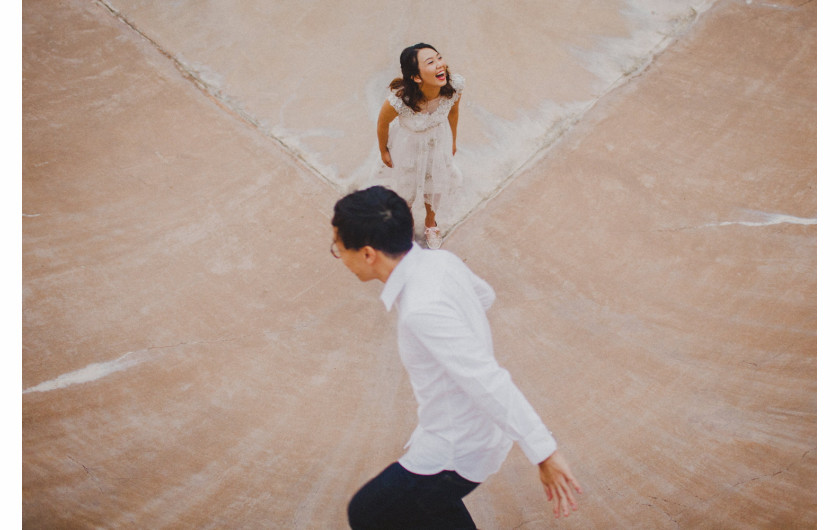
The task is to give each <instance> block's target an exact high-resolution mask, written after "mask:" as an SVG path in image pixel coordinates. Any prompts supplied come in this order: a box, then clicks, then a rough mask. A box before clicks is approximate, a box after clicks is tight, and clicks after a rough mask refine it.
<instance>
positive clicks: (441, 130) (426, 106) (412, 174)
mask: <svg viewBox="0 0 840 530" xmlns="http://www.w3.org/2000/svg"><path fill="white" fill-rule="evenodd" d="M400 69H401V70H402V77H398V78H396V79H394V80H393V81H391V85H390V93H389V94H388V97H387V99H386V100H385V103H384V104H383V105H382V109H381V110H380V111H379V119H378V121H377V125H376V134H377V137H378V139H379V152H380V154H381V156H382V162H384V163H385V165H386V166H388V167H389V168H392V169H393V174H392V175H390V179H389V181H390V184H391V188H393V190H394V191H396V192H397V193H398V194H399V195H401V196H402V197H403V198H404V199H405V200H406V201H407V202H408V204H409V206H411V205H413V204H414V200H415V198H416V197H417V196H418V195H422V197H423V202H424V204H425V206H426V220H425V225H426V231H425V235H426V244H427V246H428V247H429V248H433V249H436V248H440V245H441V242H442V239H441V233H440V229H439V228H438V225H437V221H436V219H435V215H436V213H437V212H439V211H440V210H441V208H442V209H443V210H444V215H447V214H449V213H450V211H449V209H450V205H451V203H452V201H453V199H454V198H455V193H456V191H457V188H458V187H459V186H460V184H461V172H460V171H459V170H458V168H457V167H456V166H455V163H454V159H453V155H454V154H455V150H456V147H455V140H456V136H457V130H458V103H459V102H460V98H461V92H462V91H463V90H464V78H463V77H461V76H460V75H457V74H450V73H449V69H448V68H447V66H446V61H444V60H443V57H441V55H440V54H439V53H438V51H437V50H436V49H435V48H434V47H433V46H431V45H429V44H425V43H419V44H415V45H414V46H409V47H408V48H406V49H404V50H403V51H402V53H401V54H400ZM397 117H399V120H398V121H397V126H396V127H393V128H392V127H391V122H392V121H394V119H395V118H397Z"/></svg>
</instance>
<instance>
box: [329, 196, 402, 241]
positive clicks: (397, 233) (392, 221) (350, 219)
mask: <svg viewBox="0 0 840 530" xmlns="http://www.w3.org/2000/svg"><path fill="white" fill-rule="evenodd" d="M332 225H333V226H334V227H336V230H337V232H338V237H339V239H341V243H342V244H343V245H344V248H347V249H350V250H358V249H360V248H362V247H364V246H367V245H370V246H371V247H373V248H375V249H376V250H381V251H382V252H384V253H386V254H388V255H390V256H391V257H397V256H401V255H403V254H405V253H406V252H408V251H409V250H411V244H412V241H413V239H414V217H413V216H412V214H411V209H410V208H409V206H408V203H406V202H405V199H403V198H402V197H400V196H399V195H397V194H396V193H394V192H393V191H391V190H389V189H388V188H385V187H383V186H373V187H371V188H367V189H365V190H360V191H356V192H353V193H351V194H349V195H347V196H345V197H344V198H342V199H340V200H339V201H338V202H337V203H335V208H334V209H333V218H332Z"/></svg>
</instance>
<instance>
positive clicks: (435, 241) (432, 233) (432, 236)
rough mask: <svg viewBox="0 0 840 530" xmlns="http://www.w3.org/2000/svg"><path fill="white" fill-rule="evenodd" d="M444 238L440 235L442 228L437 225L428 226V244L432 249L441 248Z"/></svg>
mask: <svg viewBox="0 0 840 530" xmlns="http://www.w3.org/2000/svg"><path fill="white" fill-rule="evenodd" d="M441 243H443V238H442V237H440V228H438V227H436V226H427V227H426V245H427V246H428V247H429V248H431V249H438V248H440V245H441Z"/></svg>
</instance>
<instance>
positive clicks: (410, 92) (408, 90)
mask: <svg viewBox="0 0 840 530" xmlns="http://www.w3.org/2000/svg"><path fill="white" fill-rule="evenodd" d="M425 48H428V49H430V50H434V51H435V53H438V51H437V49H436V48H435V47H434V46H432V45H431V44H426V43H424V42H418V43H417V44H415V45H414V46H409V47H408V48H406V49H404V50H403V51H402V53H401V54H400V70H402V77H398V78H396V79H394V80H393V81H391V85H390V88H391V90H393V91H394V93H395V94H396V95H397V97H398V98H400V99H402V100H403V103H405V104H406V105H407V106H408V107H409V108H411V109H412V110H413V111H414V112H420V102H421V101H423V92H421V91H420V87H419V86H418V85H417V83H415V82H414V76H418V75H420V65H419V64H418V63H417V52H419V51H420V50H422V49H425ZM440 95H441V96H443V97H446V98H451V97H452V96H453V95H455V88H454V87H453V86H452V83H451V82H450V78H449V67H447V68H446V84H445V85H444V86H443V87H441V89H440Z"/></svg>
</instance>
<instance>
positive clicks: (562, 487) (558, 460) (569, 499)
mask: <svg viewBox="0 0 840 530" xmlns="http://www.w3.org/2000/svg"><path fill="white" fill-rule="evenodd" d="M539 468H540V481H541V482H542V483H543V487H544V488H545V494H546V495H547V496H548V500H549V502H550V501H552V500H553V501H554V516H555V517H560V513H561V512H562V513H563V515H565V516H566V517H568V516H569V507H571V508H572V510H577V501H575V496H574V495H573V494H572V489H574V491H576V492H578V493H583V490H582V489H581V488H580V485H579V484H578V482H577V479H575V477H574V475H572V470H571V469H569V464H567V463H566V460H565V459H564V458H563V457H562V456H561V455H560V453H558V452H557V451H554V453H552V455H551V456H549V457H548V458H546V459H545V460H543V461H542V462H540V464H539Z"/></svg>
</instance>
